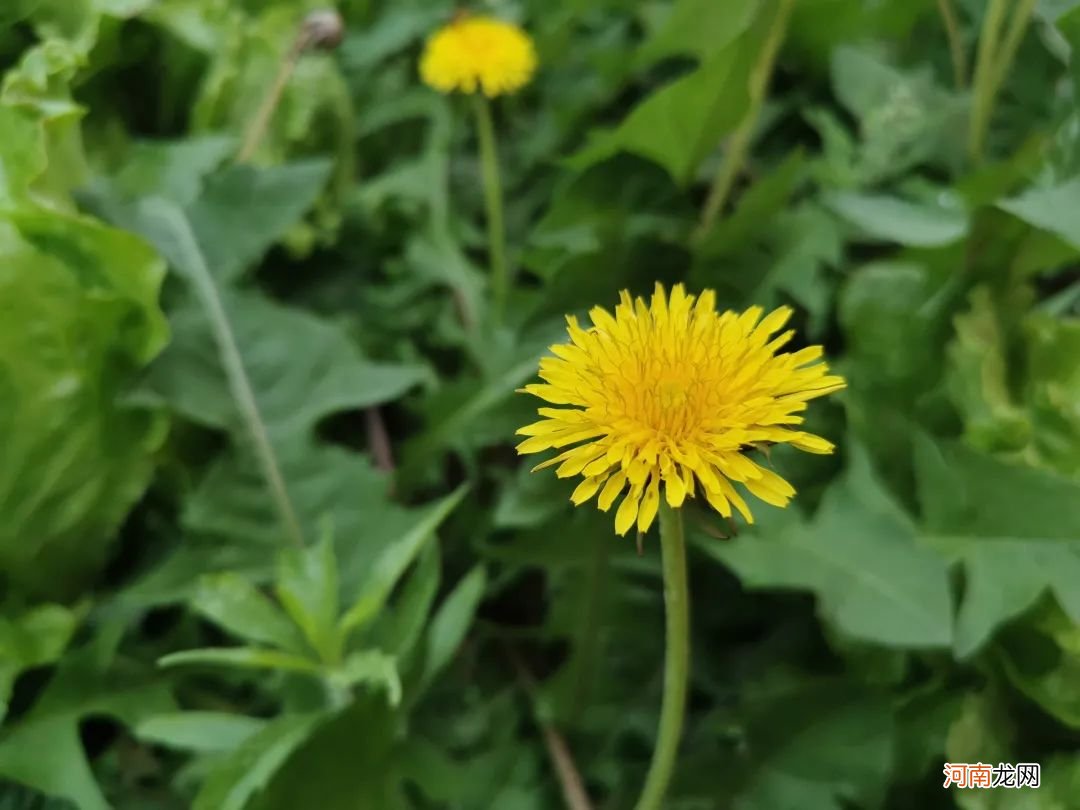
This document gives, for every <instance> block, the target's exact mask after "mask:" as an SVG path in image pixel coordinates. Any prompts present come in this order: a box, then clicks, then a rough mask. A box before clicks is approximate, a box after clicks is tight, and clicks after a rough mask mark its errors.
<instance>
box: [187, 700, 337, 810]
mask: <svg viewBox="0 0 1080 810" xmlns="http://www.w3.org/2000/svg"><path fill="white" fill-rule="evenodd" d="M324 719H325V716H324V715H322V714H318V713H314V714H293V715H288V714H285V715H282V716H280V717H278V718H276V719H274V720H271V721H270V722H269V723H267V724H266V726H265V727H263V729H262V730H260V731H258V732H256V733H255V734H253V735H252V736H251V737H249V738H248V739H247V740H245V741H244V742H243V743H241V745H240V747H239V748H237V749H236V750H235V751H234V752H233V753H232V754H230V755H229V756H228V757H226V758H225V759H224V760H223V761H222V762H221V763H220V764H219V765H217V766H216V767H215V768H214V769H213V770H212V771H211V772H210V774H209V775H208V776H207V779H206V781H205V782H204V783H203V786H202V788H201V789H200V790H199V793H198V795H197V796H196V797H195V801H194V803H193V804H192V810H244V808H246V807H248V803H249V802H250V801H251V799H252V798H253V797H254V796H255V795H256V794H257V793H258V792H259V791H261V790H262V789H263V788H264V787H265V786H266V784H267V783H268V782H269V781H270V780H271V779H272V778H273V776H274V773H275V772H277V770H278V769H279V768H281V767H282V765H284V764H285V762H286V761H287V760H288V759H289V757H290V756H292V754H293V753H294V752H295V751H296V750H297V749H298V748H300V747H301V746H302V745H303V744H304V743H305V742H306V741H307V740H308V738H309V737H310V736H311V734H312V733H313V732H314V730H315V729H316V728H317V726H318V725H319V724H320V723H321V722H323V721H324Z"/></svg>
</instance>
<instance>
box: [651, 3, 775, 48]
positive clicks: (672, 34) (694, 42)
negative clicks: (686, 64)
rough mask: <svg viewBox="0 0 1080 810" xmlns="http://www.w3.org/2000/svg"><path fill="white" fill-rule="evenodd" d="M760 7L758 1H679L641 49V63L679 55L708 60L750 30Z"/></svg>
mask: <svg viewBox="0 0 1080 810" xmlns="http://www.w3.org/2000/svg"><path fill="white" fill-rule="evenodd" d="M760 5H761V4H760V3H759V2H758V0H731V2H726V3H712V2H709V0H678V2H676V3H673V4H672V8H671V10H670V11H669V12H668V16H667V19H665V20H664V23H663V25H662V26H661V28H660V30H659V31H657V32H656V33H655V34H654V35H653V36H652V37H650V38H649V39H648V40H647V41H646V43H645V44H644V45H643V46H642V47H641V51H640V53H639V55H638V61H639V63H642V64H647V63H650V62H655V61H657V60H659V59H663V58H664V57H667V56H674V55H679V54H690V55H692V56H696V57H698V58H699V59H701V60H705V59H708V58H709V57H710V56H712V55H713V54H714V53H716V52H717V51H718V50H719V49H720V48H723V47H724V46H726V45H727V44H728V43H729V42H731V41H732V40H733V39H735V38H736V37H738V36H739V35H740V34H742V33H743V32H744V31H746V29H747V28H749V27H750V24H751V23H752V22H753V20H754V17H755V15H756V14H757V12H758V9H759V7H760Z"/></svg>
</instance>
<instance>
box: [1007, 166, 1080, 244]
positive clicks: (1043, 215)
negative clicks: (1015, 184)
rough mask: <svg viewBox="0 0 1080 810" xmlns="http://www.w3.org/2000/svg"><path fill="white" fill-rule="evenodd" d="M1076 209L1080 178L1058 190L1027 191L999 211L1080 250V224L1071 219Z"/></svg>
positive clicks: (1061, 185) (1079, 201)
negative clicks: (1005, 212)
mask: <svg viewBox="0 0 1080 810" xmlns="http://www.w3.org/2000/svg"><path fill="white" fill-rule="evenodd" d="M1077 205H1080V177H1076V178H1073V179H1072V180H1069V181H1067V182H1065V183H1062V184H1060V185H1056V186H1045V187H1036V188H1032V189H1028V190H1027V191H1025V192H1024V193H1022V194H1020V195H1019V196H1016V197H1011V198H1009V199H1007V200H1002V201H1001V202H999V203H998V207H1000V208H1002V209H1003V210H1005V211H1008V212H1009V213H1010V214H1012V215H1013V216H1015V217H1017V218H1019V219H1022V220H1023V221H1024V222H1026V223H1028V224H1029V225H1032V226H1033V227H1035V228H1039V229H1041V230H1044V231H1048V232H1050V233H1052V234H1054V235H1056V236H1059V237H1060V238H1062V239H1064V240H1065V241H1066V242H1068V243H1069V244H1070V245H1071V246H1072V247H1073V248H1075V249H1077V250H1080V223H1077V221H1076V217H1073V216H1071V212H1072V211H1075V210H1076V206H1077Z"/></svg>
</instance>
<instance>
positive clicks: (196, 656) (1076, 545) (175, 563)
mask: <svg viewBox="0 0 1080 810" xmlns="http://www.w3.org/2000/svg"><path fill="white" fill-rule="evenodd" d="M322 5H323V4H321V3H318V2H306V0H276V2H275V1H274V0H268V1H265V2H264V1H263V0H260V1H259V2H256V1H255V0H8V2H7V3H5V4H4V5H3V8H0V68H2V70H3V74H4V77H3V82H2V86H0V252H2V260H0V572H2V584H0V606H2V610H0V716H2V717H3V724H2V725H0V806H3V807H12V808H15V807H18V808H40V809H42V810H62V808H71V807H75V808H87V809H88V810H101V809H102V808H109V807H115V808H121V809H125V810H126V809H128V808H130V809H131V810H135V809H136V808H137V809H138V810H150V809H151V808H153V809H154V810H158V809H161V810H166V809H167V808H183V807H195V808H197V809H198V810H240V809H241V808H249V809H251V810H270V808H282V810H284V809H285V808H290V809H291V808H295V807H306V806H309V805H311V806H317V807H320V808H324V810H335V808H342V810H351V809H352V808H378V809H379V810H382V808H387V809H392V808H405V807H414V808H436V807H445V808H466V809H471V808H490V807H496V808H500V810H504V809H505V810H518V809H519V808H520V809H521V810H531V809H532V808H538V809H539V808H551V807H557V806H562V805H563V804H566V805H567V806H570V807H573V808H575V810H581V808H583V807H588V806H590V803H591V805H592V806H595V807H598V808H599V807H605V808H621V807H627V806H629V805H630V804H631V803H632V801H633V800H634V798H635V796H636V795H637V792H638V790H639V789H640V786H641V781H642V779H643V777H644V772H645V769H646V767H647V764H648V760H649V754H650V751H651V747H652V742H653V735H654V734H655V730H656V719H657V718H656V716H657V712H658V710H659V690H660V685H661V677H662V650H663V605H662V592H661V589H660V587H659V585H660V579H659V574H660V565H659V554H658V549H657V543H656V542H655V540H656V538H655V536H653V535H650V536H647V537H645V538H643V554H642V555H640V556H639V555H638V554H637V552H636V549H635V543H634V541H633V539H632V538H631V539H628V540H620V539H617V538H614V537H613V536H612V531H611V525H610V520H609V519H608V517H606V516H604V515H599V514H597V513H596V512H595V511H594V510H578V511H577V512H575V511H574V510H573V509H572V507H571V506H570V504H569V501H568V497H569V493H570V491H571V489H572V487H573V484H571V483H570V482H567V481H559V480H557V479H555V478H554V477H553V476H551V477H549V476H532V477H530V476H528V475H527V474H526V473H525V469H526V467H527V466H528V465H526V466H525V467H523V466H522V465H520V464H519V463H518V461H517V459H516V457H515V455H514V453H513V450H512V447H513V444H514V439H513V431H514V430H515V428H516V427H518V426H519V425H522V424H525V423H526V422H528V421H534V416H533V414H534V410H533V409H534V404H533V403H532V402H530V401H528V398H527V397H520V396H515V395H514V394H513V392H514V390H515V389H516V388H518V387H520V386H521V385H522V384H524V383H525V382H526V381H528V380H529V379H530V378H531V377H532V376H533V374H534V372H535V369H536V364H537V359H538V358H539V357H540V356H541V355H542V354H543V353H544V352H545V350H546V347H547V346H548V345H550V344H551V343H553V342H556V341H558V340H560V339H561V337H562V334H563V324H562V320H561V317H562V315H563V313H568V312H569V313H573V312H577V313H581V312H583V311H585V310H587V309H588V308H589V307H590V306H593V305H594V304H598V303H599V304H604V305H608V306H610V305H612V304H613V303H614V301H615V300H616V295H617V291H618V290H619V289H622V288H627V289H630V290H631V291H633V292H635V293H647V292H648V291H649V290H651V289H652V285H653V283H654V282H655V281H661V282H663V283H665V284H672V283H675V282H678V281H684V282H686V283H687V284H688V285H689V286H690V287H691V288H693V289H700V288H702V287H706V286H707V287H712V288H715V289H716V290H717V291H718V293H719V297H720V302H721V305H722V306H724V307H731V308H740V307H745V306H748V305H750V304H761V305H764V306H773V305H778V304H782V303H786V304H790V305H793V306H794V307H795V308H796V311H797V315H796V319H795V320H796V321H797V323H796V324H795V325H796V326H797V327H798V329H799V333H800V335H802V336H803V337H804V338H805V339H806V340H807V341H810V342H822V343H824V344H825V346H826V348H827V352H828V353H829V355H830V358H831V359H832V360H833V361H835V365H836V366H837V368H838V370H839V371H840V372H841V373H843V374H844V375H845V376H846V377H847V379H848V381H849V389H848V390H847V391H846V392H844V393H843V394H842V395H841V396H839V397H837V401H836V402H834V403H828V404H823V405H820V406H818V407H817V408H815V409H813V410H812V411H811V420H812V423H811V424H810V425H809V426H808V427H809V429H811V430H813V432H815V433H818V434H821V435H824V436H827V437H830V438H832V439H833V440H834V441H836V442H837V443H838V445H839V446H840V448H841V450H840V453H839V454H838V455H837V456H835V457H802V458H800V457H798V456H797V455H796V454H788V453H785V452H782V450H781V449H780V448H777V449H775V450H774V451H772V452H771V454H770V459H769V460H770V462H771V463H772V464H774V465H775V466H776V467H777V468H778V469H780V470H782V471H783V473H784V475H785V477H787V478H789V479H790V480H792V482H793V483H794V484H795V485H796V487H797V488H798V489H799V496H798V499H797V501H796V504H795V505H794V506H793V507H792V508H789V509H788V510H786V511H783V512H781V511H779V510H774V509H771V508H769V507H768V506H765V505H762V504H755V506H754V510H755V514H758V515H760V523H759V525H755V526H754V527H752V529H751V528H747V527H742V526H740V527H738V531H737V534H736V535H735V536H729V535H731V534H732V532H731V527H729V526H726V525H714V523H713V521H712V519H711V518H709V517H708V516H707V515H706V513H704V512H703V513H702V514H700V515H697V516H694V515H690V516H689V526H690V528H691V531H690V543H691V549H690V551H691V559H690V580H691V582H690V587H691V593H692V596H693V606H692V611H693V616H694V625H693V629H692V632H693V637H694V660H693V671H692V678H691V700H690V715H689V717H688V721H687V728H686V734H685V737H684V741H683V747H682V755H681V759H680V762H679V766H678V769H677V772H676V775H675V780H674V783H673V786H672V790H671V792H670V794H669V799H668V802H667V805H666V806H670V807H671V808H675V809H676V810H678V809H679V808H682V809H683V810H691V809H692V808H714V807H715V808H729V807H731V808H739V810H783V809H784V808H788V807H790V808H793V810H794V809H796V808H797V810H819V808H820V809H822V810H838V809H839V808H863V809H865V810H871V809H874V808H915V807H919V808H923V807H942V808H952V807H960V808H963V809H964V810H990V809H991V808H994V810H1006V809H1007V808H1012V807H1016V808H1021V807H1023V808H1047V810H1049V808H1069V807H1073V806H1076V798H1075V796H1076V795H1077V786H1078V785H1080V754H1078V750H1080V747H1078V743H1080V677H1078V675H1080V635H1078V632H1080V631H1078V629H1077V622H1078V621H1080V405H1078V403H1080V326H1078V321H1077V318H1076V315H1077V311H1078V301H1080V217H1078V216H1077V215H1076V212H1077V211H1078V210H1080V114H1078V109H1080V108H1078V106H1077V90H1078V86H1077V77H1078V75H1080V74H1078V73H1077V64H1076V61H1075V59H1074V57H1073V53H1072V49H1073V47H1075V46H1076V45H1077V44H1080V7H1078V4H1076V3H1075V2H1073V0H1040V2H1032V0H937V1H936V2H932V1H931V0H873V1H871V0H790V1H789V0H727V1H726V2H724V3H717V2H714V0H654V1H651V2H645V3H642V2H638V1H637V0H593V1H592V2H584V0H558V2H540V1H539V0H518V1H517V2H512V1H511V0H498V1H496V0H490V2H481V3H477V4H476V7H475V8H474V10H476V11H482V12H484V13H488V14H493V15H496V16H499V17H502V18H503V19H507V20H511V21H515V22H517V23H520V24H522V25H523V26H524V27H525V28H526V29H527V30H528V31H529V32H530V34H531V35H532V36H533V38H534V39H535V42H536V47H537V53H538V57H539V62H540V68H539V71H538V73H537V76H536V78H535V80H534V81H533V82H532V83H531V84H530V85H529V86H528V87H526V88H524V89H523V90H522V91H521V92H520V93H518V94H516V95H514V96H512V97H508V98H506V99H502V100H501V101H500V103H499V105H497V106H496V107H495V108H494V113H495V122H494V123H495V127H496V128H497V130H498V132H499V141H500V151H501V155H500V157H501V169H502V175H503V183H504V187H505V196H506V217H505V226H506V231H507V246H508V261H509V262H510V264H511V266H512V267H514V268H516V270H517V273H516V283H515V285H514V287H513V289H512V290H511V291H510V295H509V300H508V305H507V308H506V313H505V317H504V319H503V321H502V324H501V325H500V326H498V327H496V326H495V325H494V324H493V319H492V318H491V314H490V308H489V303H488V302H489V301H490V296H489V289H488V284H489V281H488V273H487V272H486V270H485V269H484V267H485V264H486V261H487V255H486V244H485V239H486V237H485V231H484V216H483V211H484V199H483V194H482V190H481V184H480V182H479V177H480V166H479V164H478V162H477V158H476V155H477V149H476V142H475V132H474V131H473V130H474V128H473V127H472V126H470V121H469V118H468V115H469V110H468V103H467V99H461V98H455V97H444V96H441V95H439V94H437V93H435V92H433V91H431V90H430V89H429V88H426V87H424V86H423V85H422V84H421V82H420V81H419V79H418V75H417V59H418V57H419V54H420V51H421V48H422V45H423V42H424V38H425V37H426V36H427V35H428V33H429V32H431V31H433V30H435V29H436V28H437V27H439V26H440V25H442V24H444V23H445V22H446V21H447V20H449V19H450V18H451V17H452V15H453V14H454V12H455V9H454V7H453V5H452V4H451V3H448V2H447V3H443V2H438V1H437V0H436V1H434V2H433V1H432V0H396V1H395V2H393V3H390V2H375V0H342V2H340V3H339V4H338V9H337V10H338V12H339V13H340V14H341V16H342V19H343V21H344V35H343V38H342V40H341V42H340V44H337V43H328V45H335V44H336V45H337V47H336V48H334V47H326V48H306V49H303V51H302V53H301V52H297V51H296V43H297V38H298V36H300V34H301V32H302V30H303V25H304V21H305V19H308V15H309V14H310V13H311V12H313V11H316V10H319V9H320V8H321V6H322ZM290 60H292V63H291V64H290ZM283 64H288V65H289V68H290V69H289V70H288V71H287V75H286V76H285V80H284V81H283V83H282V84H281V87H280V95H279V97H278V98H277V99H276V103H275V104H274V105H273V107H274V109H273V111H272V114H270V115H269V116H267V118H266V125H265V128H264V129H263V130H262V132H261V133H260V134H259V137H258V138H256V139H254V140H252V139H251V137H250V136H251V132H252V126H253V122H255V121H257V120H258V116H259V114H260V107H261V106H262V105H264V103H265V101H266V99H267V97H268V95H269V94H271V93H272V91H273V88H274V85H275V82H276V81H277V77H279V76H282V75H284V74H283V73H282V65H283ZM238 156H239V157H241V158H243V159H242V160H238V159H237V158H238ZM722 538H724V539H722ZM949 760H951V761H954V762H956V761H961V762H963V761H970V762H975V761H983V762H994V763H996V762H999V761H1006V762H1010V761H1012V762H1016V761H1025V762H1040V763H1041V764H1042V766H1043V786H1042V788H1041V789H1040V790H1038V791H1037V792H1035V791H1005V792H1001V791H999V792H993V793H989V792H982V791H965V792H958V791H943V790H942V789H941V787H940V784H941V783H940V781H939V780H941V779H942V777H941V766H942V763H943V762H944V761H949Z"/></svg>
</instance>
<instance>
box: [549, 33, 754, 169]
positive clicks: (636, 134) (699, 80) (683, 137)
mask: <svg viewBox="0 0 1080 810" xmlns="http://www.w3.org/2000/svg"><path fill="white" fill-rule="evenodd" d="M744 46H745V47H744ZM750 50H751V49H750V47H749V46H748V45H747V44H746V43H745V42H743V40H742V39H737V40H735V41H733V42H730V43H728V45H726V46H725V47H724V48H722V49H720V50H719V51H717V52H715V54H714V55H712V56H711V57H710V58H709V59H708V60H707V61H706V62H704V63H703V64H702V65H701V66H700V67H699V68H697V69H696V70H694V71H693V72H692V73H689V74H687V75H686V76H683V77H682V78H679V79H676V80H675V81H673V82H671V83H670V84H668V85H665V86H664V87H662V88H660V89H659V90H657V91H656V92H655V93H653V94H652V95H650V96H649V97H648V98H646V99H645V100H644V101H642V102H641V103H640V104H638V105H637V106H636V107H634V109H633V110H631V111H630V113H629V115H627V117H626V119H625V120H624V121H623V122H622V123H621V124H620V125H619V126H618V127H616V128H615V129H614V130H610V131H606V132H598V133H593V135H592V136H591V138H590V141H589V142H588V143H587V144H586V146H585V147H584V148H583V149H582V150H581V151H579V152H577V153H576V154H575V155H573V156H572V157H571V158H569V159H568V160H567V164H568V165H569V166H570V167H571V168H573V169H575V170H577V171H582V170H584V169H586V168H587V167H589V166H591V165H592V164H594V163H597V162H599V161H601V160H606V159H607V158H609V157H611V156H613V155H615V154H616V153H617V152H620V151H625V152H632V153H634V154H636V155H641V156H642V157H645V158H648V159H649V160H653V161H655V162H656V163H658V164H660V165H661V166H663V167H664V168H665V169H666V170H667V172H668V174H670V175H671V176H672V178H673V179H674V180H675V181H676V182H677V183H679V184H681V185H685V184H686V183H687V182H689V180H690V179H691V178H692V177H693V175H694V172H695V171H696V170H697V168H698V166H699V165H700V164H701V162H702V161H703V160H704V159H705V157H706V156H707V155H708V154H709V152H711V151H712V150H713V149H715V148H716V147H717V145H718V144H719V143H720V139H721V138H722V137H723V136H724V135H725V134H727V133H728V132H730V131H731V130H732V129H733V128H734V127H735V126H736V125H737V124H738V122H739V121H740V120H741V118H742V116H743V113H744V112H745V111H746V107H747V104H748V92H747V81H748V76H749V74H748V70H749V58H748V56H747V52H748V51H750Z"/></svg>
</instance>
